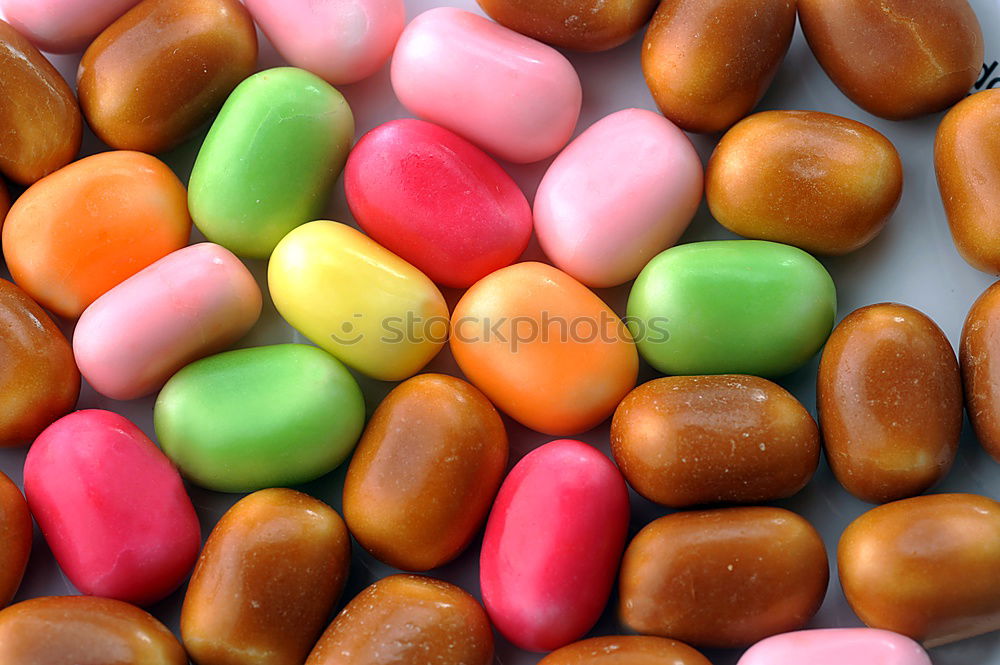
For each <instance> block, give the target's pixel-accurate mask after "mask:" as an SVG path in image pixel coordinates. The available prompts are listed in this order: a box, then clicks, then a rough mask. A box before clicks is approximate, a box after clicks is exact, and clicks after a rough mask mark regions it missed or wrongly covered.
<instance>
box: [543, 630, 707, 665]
mask: <svg viewBox="0 0 1000 665" xmlns="http://www.w3.org/2000/svg"><path fill="white" fill-rule="evenodd" d="M538 665H712V664H711V663H710V662H709V661H708V659H707V658H705V657H704V656H702V655H701V654H700V653H698V652H697V651H695V650H694V649H692V648H691V647H689V646H688V645H686V644H682V643H681V642H676V641H674V640H667V639H663V638H662V637H649V636H646V635H627V636H614V637H592V638H590V639H588V640H582V641H580V642H575V643H573V644H570V645H568V646H564V647H562V648H561V649H556V650H555V651H553V652H552V653H550V654H549V655H547V656H545V657H544V658H542V659H541V660H540V661H538Z"/></svg>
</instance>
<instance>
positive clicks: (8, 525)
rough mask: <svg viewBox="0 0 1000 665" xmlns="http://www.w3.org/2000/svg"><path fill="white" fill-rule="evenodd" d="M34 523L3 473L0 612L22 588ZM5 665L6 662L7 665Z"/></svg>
mask: <svg viewBox="0 0 1000 665" xmlns="http://www.w3.org/2000/svg"><path fill="white" fill-rule="evenodd" d="M33 532H34V523H33V522H32V521H31V513H30V512H28V504H27V503H26V502H25V500H24V495H23V494H21V490H19V489H18V488H17V485H15V484H14V482H13V481H12V480H11V479H10V478H8V477H7V476H6V475H5V474H4V473H2V472H0V543H3V546H2V547H0V608H3V607H6V606H7V604H8V603H10V601H11V600H13V598H14V594H16V593H17V589H18V587H19V586H21V578H22V577H24V570H25V568H27V567H28V557H29V556H30V555H31V539H32V536H33V535H34V533H33ZM4 662H6V661H4Z"/></svg>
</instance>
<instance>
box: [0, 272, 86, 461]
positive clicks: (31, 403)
mask: <svg viewBox="0 0 1000 665" xmlns="http://www.w3.org/2000/svg"><path fill="white" fill-rule="evenodd" d="M0 357H2V358H3V365H2V370H0V447H6V446H21V445H24V444H26V443H30V442H31V441H32V440H33V439H34V438H35V437H36V436H38V434H39V433H40V432H41V431H42V430H43V429H45V428H46V427H48V426H49V425H51V424H52V422H53V421H54V420H56V419H57V418H61V417H62V416H64V415H66V414H67V413H69V412H70V410H71V409H72V408H73V406H74V405H75V404H76V400H77V397H79V395H80V372H79V371H77V369H76V365H75V364H74V363H73V350H72V349H71V348H70V346H69V342H67V341H66V338H65V337H63V334H62V332H61V331H60V330H59V328H57V327H56V325H55V324H54V323H53V322H52V319H50V318H49V315H48V314H46V313H45V310H43V309H42V308H41V307H39V306H38V304H37V303H35V301H34V300H32V299H31V298H29V297H28V296H27V295H26V294H25V293H24V291H22V290H21V289H19V288H18V287H17V286H15V285H14V284H12V283H10V282H8V281H7V280H5V279H0Z"/></svg>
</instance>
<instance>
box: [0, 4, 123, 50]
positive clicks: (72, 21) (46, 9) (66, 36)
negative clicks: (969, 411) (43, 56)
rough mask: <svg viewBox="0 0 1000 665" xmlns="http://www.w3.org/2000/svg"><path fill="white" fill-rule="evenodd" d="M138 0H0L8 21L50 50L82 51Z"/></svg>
mask: <svg viewBox="0 0 1000 665" xmlns="http://www.w3.org/2000/svg"><path fill="white" fill-rule="evenodd" d="M139 1H140V0H0V9H3V12H4V16H6V18H7V21H9V22H10V24H11V25H13V26H14V27H15V28H16V29H17V31H18V32H20V33H21V34H22V35H24V36H25V37H27V38H28V39H30V40H31V41H32V42H34V44H35V46H37V47H38V48H40V49H42V50H43V51H48V52H49V53H74V52H76V51H82V50H83V49H84V48H86V46H87V45H88V44H90V42H92V41H93V40H94V37H96V36H97V35H98V34H100V32H101V31H102V30H104V28H106V27H108V26H109V25H111V23H112V22H113V21H114V20H115V19H117V18H118V17H119V16H121V15H122V14H124V13H125V12H127V11H128V10H129V9H131V8H132V7H133V6H134V5H136V4H138V3H139Z"/></svg>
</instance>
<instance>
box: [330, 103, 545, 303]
mask: <svg viewBox="0 0 1000 665" xmlns="http://www.w3.org/2000/svg"><path fill="white" fill-rule="evenodd" d="M344 188H345V189H346V190H347V203H348V205H350V207H351V212H352V213H353V214H354V217H355V219H357V221H358V223H359V224H360V225H361V228H362V229H364V231H365V232H366V233H367V234H368V235H370V236H371V237H372V238H374V239H375V241H377V242H378V243H379V244H381V245H382V246H384V247H385V248H386V249H388V250H389V251H391V252H394V253H395V254H398V255H399V256H401V257H402V258H404V259H406V260H407V261H409V262H410V263H412V264H413V265H414V266H416V267H417V268H419V269H420V270H421V271H423V272H424V274H426V275H427V276H428V277H430V278H431V279H432V280H434V281H435V282H437V283H438V284H443V285H445V286H452V287H458V288H463V287H468V286H471V285H472V284H474V283H475V282H477V281H479V280H480V279H481V278H483V277H485V276H486V275H488V274H490V273H491V272H493V271H495V270H499V269H500V268H504V267H506V266H509V265H510V264H511V263H513V262H514V261H515V260H517V258H518V257H519V256H520V255H521V252H523V251H524V249H525V247H527V246H528V241H529V240H530V239H531V208H530V207H529V206H528V201H527V200H526V199H525V198H524V194H523V193H522V192H521V190H520V189H519V188H518V186H517V184H516V183H515V182H514V181H513V180H512V179H511V177H510V176H509V175H507V173H506V172H505V171H504V170H503V169H502V168H500V165H499V164H497V163H496V162H495V161H493V160H492V159H491V158H490V157H489V156H488V155H487V154H486V153H484V152H483V151H482V150H480V149H479V148H477V147H476V146H474V145H472V144H471V143H469V142H468V141H466V140H465V139H463V138H462V137H460V136H458V135H457V134H454V133H452V132H450V131H448V130H447V129H444V128H442V127H439V126H437V125H434V124H431V123H429V122H424V121H422V120H412V119H404V120H393V121H392V122H387V123H386V124H384V125H381V126H379V127H376V128H375V129H373V130H372V131H370V132H368V133H367V134H366V135H365V136H364V137H363V138H362V139H361V140H360V141H359V142H358V144H357V145H356V146H355V147H354V150H353V151H351V156H350V157H349V158H348V160H347V167H346V168H345V170H344Z"/></svg>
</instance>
